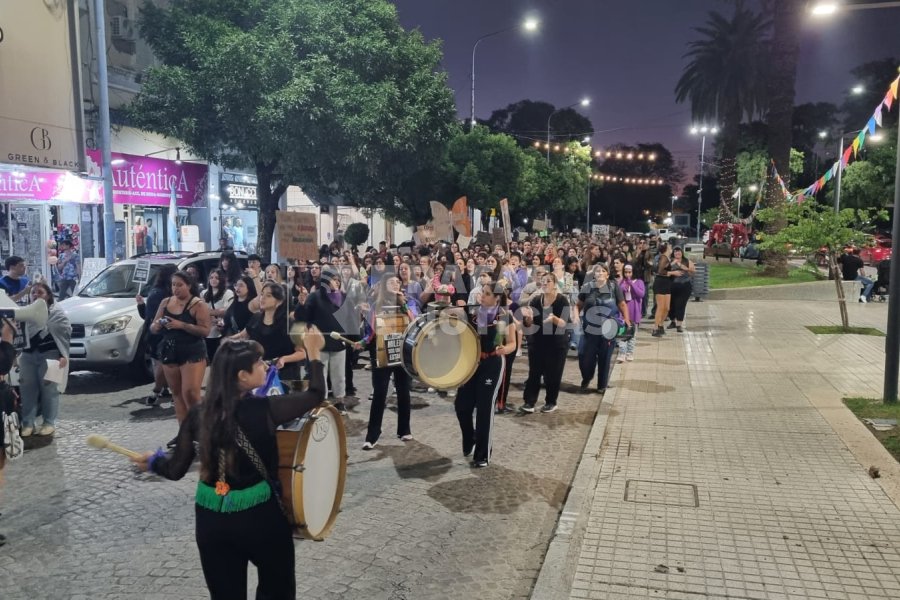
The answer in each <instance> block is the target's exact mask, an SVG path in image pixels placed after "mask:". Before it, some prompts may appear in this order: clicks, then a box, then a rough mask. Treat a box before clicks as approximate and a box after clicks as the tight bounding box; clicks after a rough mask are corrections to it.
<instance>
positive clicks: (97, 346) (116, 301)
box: [59, 252, 247, 379]
mask: <svg viewBox="0 0 900 600" xmlns="http://www.w3.org/2000/svg"><path fill="white" fill-rule="evenodd" d="M235 255H236V256H237V259H238V262H239V263H240V265H241V270H244V269H245V268H246V267H247V255H246V254H245V253H243V252H236V253H235ZM220 257H221V253H220V252H200V253H196V254H191V253H187V252H185V253H177V252H176V253H148V254H142V255H138V256H135V257H132V258H129V259H126V260H120V261H119V262H117V263H115V264H112V265H110V266H108V267H106V268H105V269H103V270H102V271H101V272H100V274H99V275H97V276H96V277H94V279H92V280H91V281H90V282H88V284H87V285H85V286H84V287H83V288H82V289H81V291H80V292H78V294H77V295H75V296H73V297H71V298H67V299H66V300H63V301H62V302H60V303H59V305H60V307H61V308H62V309H63V310H64V311H65V312H66V315H67V316H68V317H69V322H70V323H71V324H72V343H71V346H70V360H71V362H72V370H73V371H75V370H88V371H100V370H108V369H112V368H116V367H121V366H127V367H129V368H130V370H131V374H132V375H133V376H134V377H136V378H139V379H146V378H148V377H150V376H151V374H152V370H151V366H150V358H149V355H148V353H147V348H146V344H145V343H144V320H143V319H142V318H141V317H140V314H138V310H137V303H136V302H135V300H134V298H135V296H137V294H138V293H140V294H141V295H142V296H146V295H147V293H148V292H149V291H150V288H151V286H152V285H153V281H154V279H155V278H156V273H157V272H158V271H159V268H160V267H161V266H162V265H167V264H174V265H177V267H178V268H179V269H181V270H183V269H186V268H187V267H189V266H191V265H193V266H195V267H197V269H198V270H199V271H200V283H203V282H205V281H206V278H207V275H208V274H209V272H210V271H211V270H213V269H215V268H216V267H218V265H219V258H220ZM138 259H143V260H149V261H150V279H149V282H148V283H146V284H143V285H141V284H139V283H136V282H135V281H133V280H132V279H133V277H134V269H135V266H136V265H137V261H138Z"/></svg>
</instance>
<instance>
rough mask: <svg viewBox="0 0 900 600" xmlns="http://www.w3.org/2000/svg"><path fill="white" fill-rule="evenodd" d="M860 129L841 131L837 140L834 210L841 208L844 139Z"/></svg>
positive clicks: (820, 135)
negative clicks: (839, 164)
mask: <svg viewBox="0 0 900 600" xmlns="http://www.w3.org/2000/svg"><path fill="white" fill-rule="evenodd" d="M854 93H856V92H854ZM860 131H862V129H857V130H856V131H848V132H847V133H842V134H841V139H840V141H839V142H838V153H837V157H838V160H839V161H841V168H839V169H838V172H837V180H836V181H835V183H834V186H835V187H834V212H840V210H841V180H842V179H843V178H842V177H841V174H842V173H843V172H844V166H843V160H844V139H846V138H847V137H848V136H851V135H857V134H858V133H859V132H860ZM822 133H826V135H827V132H824V131H823V132H820V133H819V137H825V136H823V135H822ZM873 141H877V140H873Z"/></svg>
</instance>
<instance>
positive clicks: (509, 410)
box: [494, 406, 516, 415]
mask: <svg viewBox="0 0 900 600" xmlns="http://www.w3.org/2000/svg"><path fill="white" fill-rule="evenodd" d="M514 412H516V411H515V410H513V408H512V407H511V406H504V407H503V408H498V409H497V410H495V411H494V414H495V415H508V414H510V413H514Z"/></svg>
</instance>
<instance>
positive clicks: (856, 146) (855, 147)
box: [852, 138, 859, 156]
mask: <svg viewBox="0 0 900 600" xmlns="http://www.w3.org/2000/svg"><path fill="white" fill-rule="evenodd" d="M852 148H853V156H856V154H857V153H858V152H859V138H855V139H854V140H853V146H852Z"/></svg>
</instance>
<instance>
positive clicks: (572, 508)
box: [531, 366, 622, 600]
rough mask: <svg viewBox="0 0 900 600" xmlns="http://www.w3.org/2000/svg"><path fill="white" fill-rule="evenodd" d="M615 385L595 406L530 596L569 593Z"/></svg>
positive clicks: (554, 597)
mask: <svg viewBox="0 0 900 600" xmlns="http://www.w3.org/2000/svg"><path fill="white" fill-rule="evenodd" d="M613 369H615V366H613ZM614 389H615V391H616V394H605V395H604V396H603V399H602V400H601V402H600V406H599V407H598V409H597V414H596V416H595V417H594V422H593V424H592V425H591V432H590V434H589V435H588V438H587V440H586V441H585V443H584V448H583V449H582V451H581V459H580V460H579V462H578V468H577V469H576V470H575V477H573V478H572V485H571V487H570V489H569V495H568V496H567V498H566V502H565V504H564V505H563V509H562V512H561V513H560V515H559V521H558V522H557V524H556V529H555V530H554V532H553V536H552V537H551V538H550V544H549V545H548V547H547V553H546V554H545V555H544V561H543V564H542V565H541V570H540V572H539V573H538V578H537V581H536V582H535V584H534V588H533V589H532V591H531V598H532V600H558V599H559V598H568V597H569V592H570V591H571V589H572V583H573V582H574V580H575V569H576V567H577V565H578V555H579V554H580V552H581V541H582V539H583V538H584V532H585V530H586V529H587V525H588V519H589V518H590V515H591V505H592V504H593V501H594V493H595V492H596V490H597V480H598V479H599V478H600V446H601V444H602V443H603V438H604V436H605V435H606V425H607V422H608V421H609V412H610V409H611V408H612V406H613V403H614V399H613V398H610V396H618V393H619V392H620V391H621V390H622V387H621V386H620V385H617V386H616V387H615V388H614Z"/></svg>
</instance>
